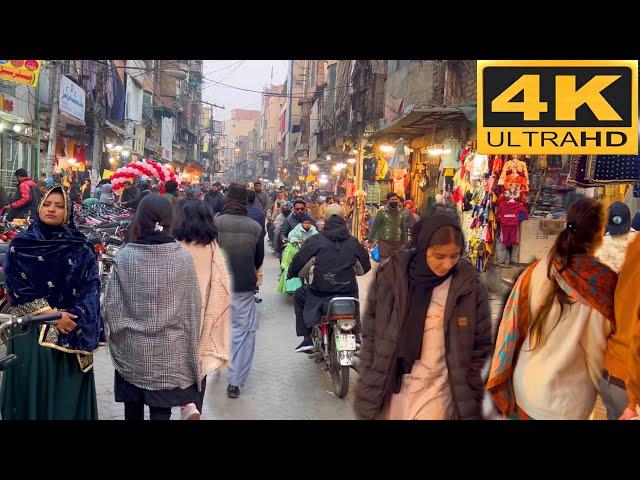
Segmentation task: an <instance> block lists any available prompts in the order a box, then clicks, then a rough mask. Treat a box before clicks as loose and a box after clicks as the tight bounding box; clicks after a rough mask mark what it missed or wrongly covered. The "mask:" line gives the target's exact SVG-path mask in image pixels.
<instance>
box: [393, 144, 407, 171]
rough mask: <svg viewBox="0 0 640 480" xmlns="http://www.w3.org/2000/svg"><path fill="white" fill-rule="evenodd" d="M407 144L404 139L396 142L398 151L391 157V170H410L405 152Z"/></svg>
mask: <svg viewBox="0 0 640 480" xmlns="http://www.w3.org/2000/svg"><path fill="white" fill-rule="evenodd" d="M406 144H407V142H405V141H404V139H402V138H401V139H399V140H398V141H397V142H396V150H395V152H394V154H393V155H392V156H391V159H390V160H389V168H390V169H396V168H400V169H402V168H405V169H406V168H409V164H408V162H407V160H406V157H405V151H404V149H405V146H406Z"/></svg>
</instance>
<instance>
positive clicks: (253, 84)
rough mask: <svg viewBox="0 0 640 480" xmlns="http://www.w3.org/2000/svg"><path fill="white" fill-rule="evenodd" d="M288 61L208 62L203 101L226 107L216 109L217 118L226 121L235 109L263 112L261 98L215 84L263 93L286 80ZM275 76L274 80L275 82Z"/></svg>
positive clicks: (215, 115)
mask: <svg viewBox="0 0 640 480" xmlns="http://www.w3.org/2000/svg"><path fill="white" fill-rule="evenodd" d="M288 65H289V60H205V61H204V66H203V70H204V71H203V73H204V80H203V82H204V84H203V95H202V97H203V100H205V101H207V102H210V103H215V104H217V105H221V106H224V107H225V110H221V109H219V108H214V109H213V110H214V118H215V119H217V120H226V119H227V118H229V116H230V114H231V110H232V109H234V108H244V109H247V110H260V104H261V100H262V98H261V97H262V96H261V95H260V94H259V93H254V92H245V91H242V90H237V89H235V88H229V87H225V86H222V85H217V84H215V83H212V82H211V80H213V81H216V82H221V83H224V84H226V85H232V86H234V87H241V88H246V89H249V90H258V91H262V89H263V88H264V86H266V85H269V84H271V83H273V84H274V85H275V84H281V83H284V81H285V79H286V78H287V70H288V68H289V67H288ZM272 72H273V80H272Z"/></svg>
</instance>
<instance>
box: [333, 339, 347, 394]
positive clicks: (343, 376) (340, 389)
mask: <svg viewBox="0 0 640 480" xmlns="http://www.w3.org/2000/svg"><path fill="white" fill-rule="evenodd" d="M334 335H335V334H334V332H333V330H332V331H331V335H330V338H329V358H330V362H331V364H330V366H329V370H330V372H331V380H332V381H333V393H335V394H336V397H338V398H344V397H346V396H347V393H349V367H348V366H346V367H345V366H342V365H340V361H339V360H338V350H337V349H336V340H335V337H334Z"/></svg>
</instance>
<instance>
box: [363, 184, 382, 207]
mask: <svg viewBox="0 0 640 480" xmlns="http://www.w3.org/2000/svg"><path fill="white" fill-rule="evenodd" d="M366 192H367V200H366V203H368V204H371V205H380V184H379V183H378V182H373V183H369V184H367V187H366Z"/></svg>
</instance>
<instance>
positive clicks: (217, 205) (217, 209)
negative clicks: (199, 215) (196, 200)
mask: <svg viewBox="0 0 640 480" xmlns="http://www.w3.org/2000/svg"><path fill="white" fill-rule="evenodd" d="M204 201H205V202H207V203H208V204H209V206H210V207H211V210H213V214H214V215H216V214H219V213H222V211H223V210H224V195H223V194H222V192H219V191H218V192H215V193H214V192H211V191H209V192H207V193H206V194H205V196H204Z"/></svg>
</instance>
